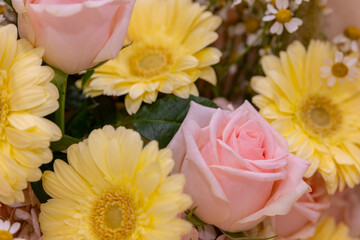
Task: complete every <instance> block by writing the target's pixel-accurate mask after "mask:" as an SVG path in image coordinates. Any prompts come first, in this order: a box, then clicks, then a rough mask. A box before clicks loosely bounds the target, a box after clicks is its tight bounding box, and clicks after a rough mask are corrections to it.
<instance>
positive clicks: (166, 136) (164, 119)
mask: <svg viewBox="0 0 360 240" xmlns="http://www.w3.org/2000/svg"><path fill="white" fill-rule="evenodd" d="M191 101H194V102H197V103H199V104H201V105H204V106H208V107H212V108H217V106H216V104H215V103H213V102H212V101H211V100H209V99H207V98H202V97H195V96H190V98H188V99H182V98H179V97H176V96H167V97H165V98H163V99H160V100H157V101H156V102H155V103H153V104H152V105H144V106H142V107H141V108H140V110H139V111H138V112H137V113H136V114H134V115H132V116H130V117H128V118H125V119H124V117H123V116H122V118H123V119H122V120H121V121H120V122H119V123H118V125H120V126H132V127H134V128H135V129H136V130H137V131H138V132H139V133H140V134H141V135H142V136H143V137H145V138H146V139H148V140H157V141H158V142H159V147H160V148H164V147H166V146H167V145H168V143H169V142H170V141H171V139H172V138H173V136H174V135H175V133H176V132H177V131H178V129H179V127H180V125H181V123H182V122H183V121H184V118H185V117H186V114H187V113H188V111H189V108H190V102H191Z"/></svg>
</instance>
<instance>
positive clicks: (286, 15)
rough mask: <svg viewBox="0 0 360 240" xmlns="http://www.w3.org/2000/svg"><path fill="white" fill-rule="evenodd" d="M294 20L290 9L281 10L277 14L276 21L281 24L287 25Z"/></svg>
mask: <svg viewBox="0 0 360 240" xmlns="http://www.w3.org/2000/svg"><path fill="white" fill-rule="evenodd" d="M291 19H292V13H291V11H290V10H289V9H280V10H279V11H278V12H277V13H276V21H278V22H279V23H287V22H290V21H291Z"/></svg>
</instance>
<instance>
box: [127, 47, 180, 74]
mask: <svg viewBox="0 0 360 240" xmlns="http://www.w3.org/2000/svg"><path fill="white" fill-rule="evenodd" d="M172 62H173V61H172V56H171V52H170V51H169V50H167V49H165V48H162V47H148V48H146V49H141V50H139V51H137V52H136V53H135V54H134V55H133V56H132V57H131V58H130V66H131V71H132V73H133V74H134V75H136V76H139V77H144V78H149V77H153V76H156V75H159V74H161V73H163V72H165V71H167V70H168V69H169V67H170V66H171V64H172Z"/></svg>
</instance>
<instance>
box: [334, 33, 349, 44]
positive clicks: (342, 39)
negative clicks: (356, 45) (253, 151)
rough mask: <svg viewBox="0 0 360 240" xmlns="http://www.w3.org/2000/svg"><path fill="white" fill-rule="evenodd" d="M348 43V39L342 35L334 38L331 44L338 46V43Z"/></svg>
mask: <svg viewBox="0 0 360 240" xmlns="http://www.w3.org/2000/svg"><path fill="white" fill-rule="evenodd" d="M347 41H348V38H347V37H345V35H344V34H340V35H337V36H336V37H334V39H333V43H335V44H339V43H345V42H347Z"/></svg>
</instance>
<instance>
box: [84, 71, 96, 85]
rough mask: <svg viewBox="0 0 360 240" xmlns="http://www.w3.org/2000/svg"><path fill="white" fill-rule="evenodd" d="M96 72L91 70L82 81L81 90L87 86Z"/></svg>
mask: <svg viewBox="0 0 360 240" xmlns="http://www.w3.org/2000/svg"><path fill="white" fill-rule="evenodd" d="M94 71H95V70H89V71H87V72H86V73H85V74H84V76H83V77H82V81H81V89H84V87H85V85H86V84H87V82H88V81H89V80H90V78H91V76H92V75H93V74H94Z"/></svg>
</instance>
